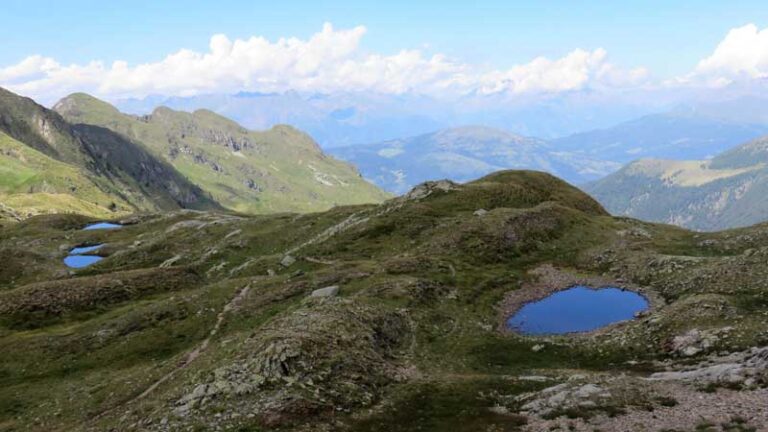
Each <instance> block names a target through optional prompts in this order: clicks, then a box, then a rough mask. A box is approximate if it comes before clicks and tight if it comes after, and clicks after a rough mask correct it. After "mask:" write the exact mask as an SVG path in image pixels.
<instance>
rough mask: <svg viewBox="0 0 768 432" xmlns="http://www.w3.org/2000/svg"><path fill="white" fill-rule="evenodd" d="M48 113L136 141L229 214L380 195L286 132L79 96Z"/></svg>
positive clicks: (303, 138)
mask: <svg viewBox="0 0 768 432" xmlns="http://www.w3.org/2000/svg"><path fill="white" fill-rule="evenodd" d="M54 109H55V110H56V111H58V112H59V113H61V114H62V115H63V116H64V117H65V118H67V119H68V120H69V121H71V122H73V123H78V124H88V125H95V126H100V127H104V128H107V129H110V130H112V131H115V132H117V133H119V134H120V135H122V136H124V137H126V138H128V139H130V140H132V141H135V142H137V143H141V144H142V145H144V146H146V147H147V148H149V149H151V150H152V152H153V154H154V155H155V156H157V157H159V158H162V159H163V160H165V161H167V162H168V163H170V164H172V165H173V166H174V167H175V168H176V169H178V170H179V172H181V173H182V174H184V176H186V177H187V178H188V179H190V181H192V182H193V183H195V184H196V185H198V186H199V187H200V188H202V189H204V190H206V191H208V192H209V193H210V194H211V195H212V197H213V198H214V199H215V200H216V201H218V202H220V203H221V204H222V205H224V206H225V207H227V208H229V209H231V210H236V211H240V212H248V213H270V212H279V211H299V212H304V211H317V210H324V209H328V208H330V207H332V206H334V205H346V204H362V203H374V202H380V201H382V200H383V199H385V198H386V197H387V195H386V194H385V193H383V192H382V191H380V190H379V189H378V188H376V187H375V186H373V185H372V184H369V183H367V182H366V181H364V180H363V179H362V178H361V177H360V175H359V174H358V173H357V171H356V170H355V169H354V168H353V167H352V166H350V165H348V164H346V163H344V162H341V161H338V160H336V159H333V158H332V157H329V156H326V155H325V154H323V153H322V151H321V150H320V148H319V147H318V146H317V144H316V143H315V142H314V141H313V140H312V139H311V138H310V137H309V136H308V135H306V134H304V133H302V132H300V131H298V130H296V129H294V128H291V127H289V126H276V127H274V128H272V129H270V130H268V131H264V132H255V131H249V130H247V129H244V128H243V127H241V126H239V125H238V124H236V123H234V122H232V121H230V120H228V119H226V118H224V117H221V116H219V115H217V114H214V113H213V112H211V111H206V110H199V111H195V112H194V113H185V112H178V111H173V110H170V109H168V108H158V109H156V110H155V111H154V112H153V113H152V114H151V115H149V116H145V117H134V116H129V115H125V114H122V113H120V112H119V111H117V109H115V108H114V107H112V106H111V105H109V104H107V103H105V102H103V101H100V100H98V99H95V98H93V97H91V96H88V95H85V94H74V95H71V96H69V97H67V98H65V99H63V100H62V101H60V102H59V103H58V104H56V106H55V108H54Z"/></svg>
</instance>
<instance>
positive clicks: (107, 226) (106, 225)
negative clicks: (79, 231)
mask: <svg viewBox="0 0 768 432" xmlns="http://www.w3.org/2000/svg"><path fill="white" fill-rule="evenodd" d="M122 227H123V226H122V225H119V224H113V223H110V222H97V223H93V224H90V225H88V226H86V227H85V228H83V231H90V230H101V229H117V228H122Z"/></svg>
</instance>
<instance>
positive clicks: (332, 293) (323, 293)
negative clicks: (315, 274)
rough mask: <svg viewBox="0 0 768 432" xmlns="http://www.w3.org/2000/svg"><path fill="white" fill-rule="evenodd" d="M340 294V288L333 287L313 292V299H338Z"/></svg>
mask: <svg viewBox="0 0 768 432" xmlns="http://www.w3.org/2000/svg"><path fill="white" fill-rule="evenodd" d="M338 294H339V286H338V285H332V286H329V287H325V288H320V289H316V290H314V291H312V294H311V296H312V297H336V296H337V295H338Z"/></svg>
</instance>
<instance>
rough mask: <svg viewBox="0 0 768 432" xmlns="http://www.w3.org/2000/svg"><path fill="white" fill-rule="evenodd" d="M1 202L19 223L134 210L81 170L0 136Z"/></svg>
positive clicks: (108, 214) (0, 134)
mask: <svg viewBox="0 0 768 432" xmlns="http://www.w3.org/2000/svg"><path fill="white" fill-rule="evenodd" d="M0 202H2V203H3V204H4V205H5V207H7V209H8V210H7V211H8V212H11V211H13V213H15V214H16V215H15V217H14V218H18V219H21V218H24V217H28V216H31V215H35V214H41V213H80V214H86V215H91V216H94V217H114V216H115V215H116V214H127V213H129V212H131V211H133V210H134V208H133V207H131V205H130V204H129V203H128V202H127V201H125V200H122V199H121V198H120V197H119V196H115V195H111V194H109V193H107V192H105V191H103V190H102V189H100V188H99V187H98V186H97V183H96V182H95V181H94V180H92V179H91V178H89V177H88V176H87V175H86V174H84V173H83V171H82V170H80V169H78V168H76V167H75V166H73V165H69V164H66V163H64V162H60V161H57V160H55V159H53V158H50V157H48V156H46V155H44V154H42V153H40V152H39V151H37V150H34V149H32V148H30V147H28V146H26V145H24V144H21V143H20V142H18V141H16V140H14V139H13V138H11V137H9V136H8V135H6V134H4V133H2V132H0ZM12 209H13V210H12Z"/></svg>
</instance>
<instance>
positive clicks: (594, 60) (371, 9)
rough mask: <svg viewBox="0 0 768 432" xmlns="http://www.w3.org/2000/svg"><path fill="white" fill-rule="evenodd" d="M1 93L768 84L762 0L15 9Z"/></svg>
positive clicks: (84, 1) (20, 5)
mask: <svg viewBox="0 0 768 432" xmlns="http://www.w3.org/2000/svg"><path fill="white" fill-rule="evenodd" d="M0 18H1V19H2V22H3V25H2V26H0V40H2V41H3V49H2V50H0V86H3V87H7V88H10V89H11V90H13V91H17V92H19V93H22V94H25V95H28V96H32V97H35V98H38V99H41V100H42V101H43V102H45V101H51V100H54V99H55V98H57V97H61V96H63V95H64V94H66V93H68V92H71V91H87V92H91V93H95V94H97V95H101V96H104V97H107V98H118V97H142V96H146V95H148V94H166V95H191V94H199V93H216V92H236V91H242V90H244V91H286V90H289V89H296V90H300V91H319V92H333V91H339V90H360V91H371V92H383V93H396V94H399V93H408V92H419V93H426V94H440V95H446V94H448V95H460V94H468V93H472V94H497V93H500V92H506V93H510V94H526V93H541V92H543V93H557V92H565V91H573V90H582V89H585V88H590V89H600V90H606V89H609V90H617V89H618V90H623V89H628V88H637V87H639V86H653V87H655V88H658V87H659V86H669V85H701V86H705V87H706V86H723V85H727V84H729V83H732V82H734V81H736V80H744V79H748V80H754V79H757V80H762V79H763V78H764V77H765V76H768V31H766V30H765V29H766V28H767V27H768V8H766V7H765V4H764V2H760V1H738V0H734V1H728V2H726V1H707V0H698V1H689V0H680V1H675V2H669V1H656V0H646V1H621V2H616V1H610V2H609V1H578V0H571V1H566V0H561V1H526V2H523V1H509V0H507V1H474V2H472V1H464V2H448V1H439V2H437V1H413V0H411V1H400V0H392V1H387V2H365V1H360V0H356V1H317V0H316V1H292V2H291V1H283V2H274V1H271V2H262V1H238V0H217V1H200V0H185V1H177V0H169V1H148V0H134V1H131V2H104V1H93V0H69V1H66V2H61V1H40V2H30V1H28V0H25V1H19V0H4V1H3V5H2V10H0Z"/></svg>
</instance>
